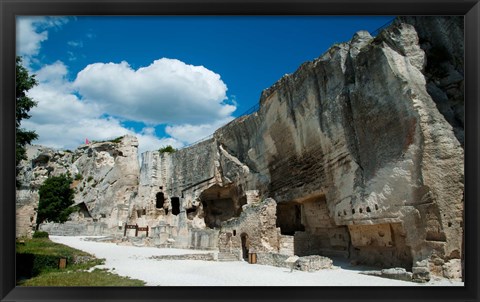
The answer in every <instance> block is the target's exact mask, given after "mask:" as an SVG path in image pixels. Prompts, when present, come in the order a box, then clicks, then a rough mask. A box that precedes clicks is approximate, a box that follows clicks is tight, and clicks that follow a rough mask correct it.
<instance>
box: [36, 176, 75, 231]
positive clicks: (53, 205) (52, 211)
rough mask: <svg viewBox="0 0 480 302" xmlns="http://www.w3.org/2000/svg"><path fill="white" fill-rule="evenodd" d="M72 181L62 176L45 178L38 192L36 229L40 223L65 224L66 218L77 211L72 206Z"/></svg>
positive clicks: (68, 177)
mask: <svg viewBox="0 0 480 302" xmlns="http://www.w3.org/2000/svg"><path fill="white" fill-rule="evenodd" d="M72 182H73V179H72V178H71V177H70V176H67V175H65V174H62V175H60V176H52V177H49V178H47V180H45V182H44V183H43V184H42V185H41V186H40V189H39V191H38V193H39V195H40V201H39V203H38V212H37V229H38V226H39V225H40V223H42V222H44V221H46V220H48V221H52V222H65V221H67V219H68V216H69V215H70V214H71V213H73V212H75V211H76V210H77V208H76V207H71V205H73V203H74V202H73V195H74V190H73V189H72V188H71V184H72Z"/></svg>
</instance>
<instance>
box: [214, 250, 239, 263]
mask: <svg viewBox="0 0 480 302" xmlns="http://www.w3.org/2000/svg"><path fill="white" fill-rule="evenodd" d="M218 261H239V260H238V257H237V256H236V255H235V254H233V253H229V252H220V253H218Z"/></svg>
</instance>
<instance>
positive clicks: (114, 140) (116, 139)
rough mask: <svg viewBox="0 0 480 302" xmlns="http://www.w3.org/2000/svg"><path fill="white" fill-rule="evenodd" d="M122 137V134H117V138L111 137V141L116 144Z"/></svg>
mask: <svg viewBox="0 0 480 302" xmlns="http://www.w3.org/2000/svg"><path fill="white" fill-rule="evenodd" d="M122 139H123V136H119V137H117V138H114V139H112V140H111V142H112V143H116V144H118V143H119V142H121V141H122Z"/></svg>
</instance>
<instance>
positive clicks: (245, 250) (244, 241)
mask: <svg viewBox="0 0 480 302" xmlns="http://www.w3.org/2000/svg"><path fill="white" fill-rule="evenodd" d="M240 238H241V239H242V257H243V259H244V260H246V261H248V247H249V242H248V235H247V234H245V233H242V235H240Z"/></svg>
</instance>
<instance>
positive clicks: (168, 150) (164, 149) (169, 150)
mask: <svg viewBox="0 0 480 302" xmlns="http://www.w3.org/2000/svg"><path fill="white" fill-rule="evenodd" d="M175 151H177V149H175V148H173V147H172V146H170V145H167V146H165V147H162V148H160V149H158V152H160V153H174V152H175Z"/></svg>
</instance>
